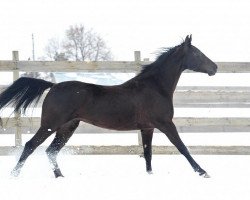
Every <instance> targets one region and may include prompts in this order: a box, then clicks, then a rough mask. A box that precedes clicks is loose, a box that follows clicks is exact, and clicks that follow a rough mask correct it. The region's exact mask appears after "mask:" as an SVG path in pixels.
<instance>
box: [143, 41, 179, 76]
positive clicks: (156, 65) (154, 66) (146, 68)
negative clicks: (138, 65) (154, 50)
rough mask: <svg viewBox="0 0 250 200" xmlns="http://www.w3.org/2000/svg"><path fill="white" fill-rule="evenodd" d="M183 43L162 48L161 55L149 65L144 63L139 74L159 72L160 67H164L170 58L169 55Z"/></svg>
mask: <svg viewBox="0 0 250 200" xmlns="http://www.w3.org/2000/svg"><path fill="white" fill-rule="evenodd" d="M182 44H183V43H181V44H180V45H177V46H175V47H166V48H162V50H161V52H160V53H158V54H159V56H158V57H157V59H156V60H155V61H154V62H153V63H151V64H148V65H143V66H142V70H141V72H140V73H139V74H138V76H139V75H145V74H148V73H150V74H154V73H155V72H159V69H160V67H162V64H163V63H165V61H166V59H168V57H169V56H171V55H172V54H173V53H174V52H175V51H176V49H178V48H179V47H180V46H182Z"/></svg>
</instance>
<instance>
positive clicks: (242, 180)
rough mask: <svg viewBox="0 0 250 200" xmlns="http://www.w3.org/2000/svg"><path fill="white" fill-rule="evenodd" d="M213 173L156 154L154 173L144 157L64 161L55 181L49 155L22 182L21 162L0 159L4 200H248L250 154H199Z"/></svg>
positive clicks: (32, 162)
mask: <svg viewBox="0 0 250 200" xmlns="http://www.w3.org/2000/svg"><path fill="white" fill-rule="evenodd" d="M195 158H196V160H197V161H198V162H199V163H200V165H201V166H203V167H204V168H205V169H206V170H207V172H208V173H209V174H210V175H211V178H210V179H205V178H202V177H199V176H198V175H197V174H196V173H194V172H193V171H192V169H191V167H190V166H189V164H188V163H187V161H186V160H185V158H184V157H183V156H179V155H173V156H164V155H154V156H153V163H152V164H153V170H154V174H152V175H148V174H147V173H146V172H145V169H144V168H145V166H144V159H142V158H139V156H125V155H124V156H123V155H115V156H109V155H105V156H96V155H95V156H64V155H61V156H60V157H59V165H60V166H61V169H62V172H63V174H64V176H65V177H64V178H59V179H55V178H54V177H53V173H52V171H51V170H50V168H49V164H48V161H47V159H46V156H45V155H44V156H42V155H41V156H32V157H30V159H29V160H28V161H27V163H26V165H25V167H24V168H23V171H22V174H21V176H20V177H19V178H14V179H12V178H10V177H9V173H10V169H11V168H12V167H13V166H14V164H15V162H16V160H15V157H12V156H7V157H5V156H1V157H0V169H1V170H0V179H1V181H0V199H1V200H17V199H20V200H23V199H26V200H33V199H36V200H45V199H46V200H50V199H51V200H52V199H53V200H55V199H76V200H78V199H79V200H82V199H87V200H92V199H93V200H96V199H103V200H118V199H126V200H151V199H152V200H155V199H157V200H161V199H162V200H163V199H164V200H165V199H170V200H174V199H176V200H180V199H192V200H211V199H218V200H219V199H221V200H222V199H223V200H224V199H225V200H249V197H250V189H249V185H250V167H249V163H250V156H210V155H209V156H195Z"/></svg>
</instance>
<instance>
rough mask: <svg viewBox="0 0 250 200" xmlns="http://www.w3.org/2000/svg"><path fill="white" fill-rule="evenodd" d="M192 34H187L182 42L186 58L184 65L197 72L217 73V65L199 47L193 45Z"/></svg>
mask: <svg viewBox="0 0 250 200" xmlns="http://www.w3.org/2000/svg"><path fill="white" fill-rule="evenodd" d="M191 41H192V35H190V36H187V37H186V39H185V41H184V42H183V44H182V48H183V51H184V59H183V63H182V67H183V68H184V69H190V70H193V71H196V72H203V73H207V74H208V75H209V76H212V75H215V73H216V71H217V65H216V64H215V63H214V62H213V61H211V60H210V59H209V58H208V57H207V56H205V55H204V54H203V53H202V52H201V51H200V50H199V49H198V48H196V47H195V46H193V45H191Z"/></svg>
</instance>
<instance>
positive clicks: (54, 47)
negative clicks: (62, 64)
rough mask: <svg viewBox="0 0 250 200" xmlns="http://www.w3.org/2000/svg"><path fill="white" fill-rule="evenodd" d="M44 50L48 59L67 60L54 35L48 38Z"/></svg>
mask: <svg viewBox="0 0 250 200" xmlns="http://www.w3.org/2000/svg"><path fill="white" fill-rule="evenodd" d="M45 52H46V54H47V57H48V58H49V59H50V60H55V61H63V60H68V58H67V56H66V55H65V52H64V49H63V47H62V45H61V42H60V40H59V39H58V38H56V37H54V38H51V39H49V41H48V44H47V46H46V47H45Z"/></svg>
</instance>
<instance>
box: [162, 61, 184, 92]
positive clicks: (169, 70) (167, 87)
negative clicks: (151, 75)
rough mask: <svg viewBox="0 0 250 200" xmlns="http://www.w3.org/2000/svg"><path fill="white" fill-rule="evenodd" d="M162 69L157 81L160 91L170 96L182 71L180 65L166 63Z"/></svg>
mask: <svg viewBox="0 0 250 200" xmlns="http://www.w3.org/2000/svg"><path fill="white" fill-rule="evenodd" d="M162 69H163V70H162V71H161V73H159V78H158V81H159V82H160V85H161V87H162V90H164V91H165V92H166V93H168V94H169V95H171V96H172V95H173V93H174V91H175V89H176V86H177V84H178V81H179V79H180V76H181V73H182V71H183V70H182V69H181V63H172V62H168V63H166V65H165V66H164V67H163V68H162Z"/></svg>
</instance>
